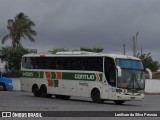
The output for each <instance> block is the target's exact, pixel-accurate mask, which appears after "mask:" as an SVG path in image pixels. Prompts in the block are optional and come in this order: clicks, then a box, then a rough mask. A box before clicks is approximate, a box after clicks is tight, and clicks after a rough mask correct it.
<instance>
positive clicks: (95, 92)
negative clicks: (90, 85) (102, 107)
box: [91, 89, 104, 103]
mask: <svg viewBox="0 0 160 120" xmlns="http://www.w3.org/2000/svg"><path fill="white" fill-rule="evenodd" d="M91 98H92V101H93V102H94V103H103V102H104V100H103V99H100V91H99V90H98V89H95V90H93V91H92V93H91Z"/></svg>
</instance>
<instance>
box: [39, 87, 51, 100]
mask: <svg viewBox="0 0 160 120" xmlns="http://www.w3.org/2000/svg"><path fill="white" fill-rule="evenodd" d="M40 96H41V97H44V98H51V97H52V94H47V88H46V86H42V87H41V88H40Z"/></svg>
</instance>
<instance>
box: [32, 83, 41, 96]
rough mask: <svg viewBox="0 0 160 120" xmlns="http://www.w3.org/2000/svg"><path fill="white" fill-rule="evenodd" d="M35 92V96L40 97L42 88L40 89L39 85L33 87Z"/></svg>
mask: <svg viewBox="0 0 160 120" xmlns="http://www.w3.org/2000/svg"><path fill="white" fill-rule="evenodd" d="M33 94H34V96H35V97H40V90H39V89H38V86H34V87H33Z"/></svg>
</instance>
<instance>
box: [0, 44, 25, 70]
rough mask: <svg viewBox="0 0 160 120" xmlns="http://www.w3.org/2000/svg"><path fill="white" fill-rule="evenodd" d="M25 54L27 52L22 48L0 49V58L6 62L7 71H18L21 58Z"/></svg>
mask: <svg viewBox="0 0 160 120" xmlns="http://www.w3.org/2000/svg"><path fill="white" fill-rule="evenodd" d="M27 53H28V50H27V49H24V48H22V47H16V48H13V47H2V49H1V50H0V58H1V59H2V60H4V61H6V62H7V65H6V67H7V68H8V69H9V70H20V66H21V65H20V64H21V58H22V56H23V55H24V54H27Z"/></svg>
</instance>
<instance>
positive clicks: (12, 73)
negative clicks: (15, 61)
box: [3, 70, 22, 78]
mask: <svg viewBox="0 0 160 120" xmlns="http://www.w3.org/2000/svg"><path fill="white" fill-rule="evenodd" d="M21 74H22V73H21V71H19V70H11V71H7V72H5V73H3V76H4V77H15V78H17V77H21V76H22V75H21Z"/></svg>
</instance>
